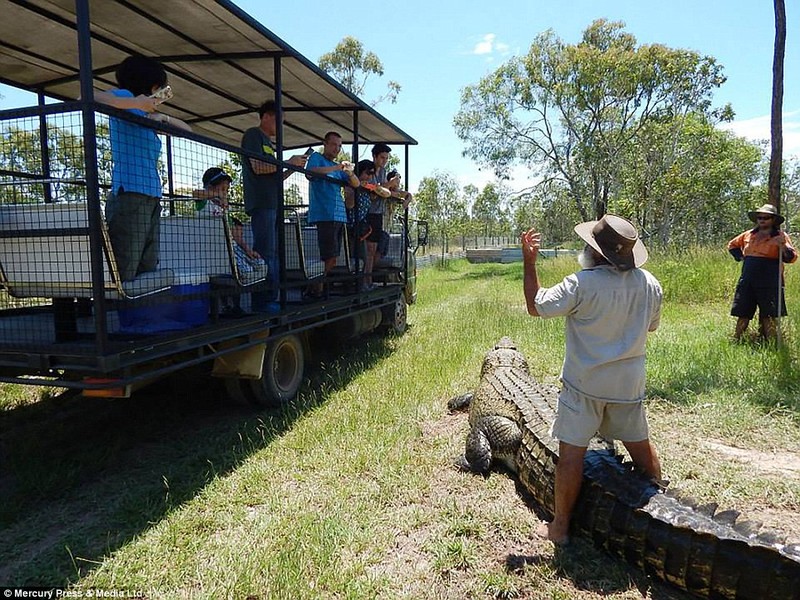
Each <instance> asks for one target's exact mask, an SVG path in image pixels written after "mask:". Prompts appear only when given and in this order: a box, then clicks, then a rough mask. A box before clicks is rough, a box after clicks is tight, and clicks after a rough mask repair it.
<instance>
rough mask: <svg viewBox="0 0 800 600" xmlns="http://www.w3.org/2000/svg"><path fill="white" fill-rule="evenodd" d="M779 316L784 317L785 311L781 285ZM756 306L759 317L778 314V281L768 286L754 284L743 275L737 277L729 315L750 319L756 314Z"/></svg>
mask: <svg viewBox="0 0 800 600" xmlns="http://www.w3.org/2000/svg"><path fill="white" fill-rule="evenodd" d="M780 301H781V316H782V317H785V316H786V315H787V313H786V299H785V297H784V295H783V287H781V295H780ZM756 308H758V315H759V317H777V316H778V282H777V281H776V282H775V285H772V286H770V287H765V286H762V285H754V284H753V283H751V282H750V281H749V280H747V279H745V278H744V277H742V278H740V279H739V283H738V284H737V286H736V293H735V294H734V295H733V306H732V307H731V315H732V316H734V317H743V318H745V319H752V318H753V316H755V314H756Z"/></svg>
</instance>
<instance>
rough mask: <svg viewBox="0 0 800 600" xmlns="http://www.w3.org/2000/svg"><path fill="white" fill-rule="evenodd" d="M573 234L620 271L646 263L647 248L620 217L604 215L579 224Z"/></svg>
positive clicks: (637, 234)
mask: <svg viewBox="0 0 800 600" xmlns="http://www.w3.org/2000/svg"><path fill="white" fill-rule="evenodd" d="M575 233H577V234H578V235H579V236H580V237H581V238H582V239H583V241H585V242H586V243H587V244H589V245H590V246H591V247H592V248H594V249H595V250H597V251H598V252H599V253H600V254H602V255H603V256H604V257H605V258H606V259H607V260H608V262H610V263H611V264H612V265H614V266H615V267H617V268H618V269H619V270H620V271H628V270H629V269H633V268H634V267H636V268H639V267H641V266H642V265H643V264H644V263H645V262H647V248H645V247H644V244H643V243H642V240H640V239H639V233H638V232H637V231H636V228H635V227H634V226H633V225H631V223H630V222H629V221H626V220H625V219H623V218H622V217H618V216H616V215H604V216H603V218H602V219H600V220H599V221H587V222H586V223H580V224H579V225H576V226H575Z"/></svg>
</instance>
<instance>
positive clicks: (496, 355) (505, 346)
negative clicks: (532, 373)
mask: <svg viewBox="0 0 800 600" xmlns="http://www.w3.org/2000/svg"><path fill="white" fill-rule="evenodd" d="M501 368H512V369H521V370H522V371H524V372H525V373H528V361H527V360H525V356H523V354H522V353H521V352H520V351H519V350H517V345H516V344H515V343H514V342H513V341H512V340H511V338H509V337H503V338H500V341H499V342H497V344H495V346H494V348H492V349H491V350H489V352H487V353H486V356H485V357H484V359H483V366H482V367H481V377H483V376H485V375H487V374H488V373H490V372H492V371H494V370H496V369H501Z"/></svg>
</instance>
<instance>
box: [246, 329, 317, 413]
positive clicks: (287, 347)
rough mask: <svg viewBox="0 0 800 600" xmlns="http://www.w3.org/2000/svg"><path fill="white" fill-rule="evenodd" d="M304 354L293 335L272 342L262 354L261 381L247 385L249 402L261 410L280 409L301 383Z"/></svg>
mask: <svg viewBox="0 0 800 600" xmlns="http://www.w3.org/2000/svg"><path fill="white" fill-rule="evenodd" d="M304 370H305V352H304V351H303V342H302V341H301V340H300V338H299V337H298V336H296V335H294V334H292V335H287V336H284V337H282V338H279V339H277V340H275V341H274V342H272V343H270V344H269V345H268V346H267V351H266V352H265V353H264V368H263V371H262V375H261V379H253V380H252V381H250V386H251V390H252V395H253V400H254V401H255V402H256V403H257V404H259V405H264V406H280V405H282V404H285V403H287V402H289V401H290V400H292V399H293V398H294V397H295V396H296V395H297V391H298V390H299V389H300V385H301V384H302V383H303V372H304Z"/></svg>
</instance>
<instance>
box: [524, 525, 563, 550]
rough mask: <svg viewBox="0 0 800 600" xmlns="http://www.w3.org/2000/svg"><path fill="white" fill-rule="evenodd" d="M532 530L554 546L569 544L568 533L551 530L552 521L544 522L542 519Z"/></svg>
mask: <svg viewBox="0 0 800 600" xmlns="http://www.w3.org/2000/svg"><path fill="white" fill-rule="evenodd" d="M533 532H534V533H535V534H536V535H537V536H539V537H540V538H544V539H546V540H550V541H551V542H553V543H554V544H555V545H556V546H566V545H567V544H569V535H567V534H562V533H560V532H555V531H553V524H552V523H545V522H544V521H542V522H541V523H539V524H538V525H537V526H536V527H535V528H534V530H533Z"/></svg>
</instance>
